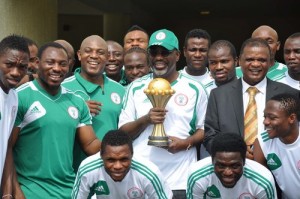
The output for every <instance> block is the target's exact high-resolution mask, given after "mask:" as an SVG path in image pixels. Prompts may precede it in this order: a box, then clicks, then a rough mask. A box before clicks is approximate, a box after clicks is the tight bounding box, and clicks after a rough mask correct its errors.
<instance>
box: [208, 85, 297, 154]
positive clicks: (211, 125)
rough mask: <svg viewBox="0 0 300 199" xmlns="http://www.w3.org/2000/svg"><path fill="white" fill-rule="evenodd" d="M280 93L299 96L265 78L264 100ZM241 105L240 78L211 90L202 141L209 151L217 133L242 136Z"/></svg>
mask: <svg viewBox="0 0 300 199" xmlns="http://www.w3.org/2000/svg"><path fill="white" fill-rule="evenodd" d="M281 93H290V94H294V95H296V96H297V97H298V98H299V91H298V90H296V89H294V88H292V87H290V86H288V85H285V84H282V83H279V82H275V81H272V80H270V79H267V89H266V101H268V100H269V99H270V98H271V97H273V96H274V95H277V94H281ZM264 103H266V102H264ZM243 106H244V105H243V93H242V80H241V79H238V80H236V81H233V82H230V83H228V84H225V85H223V86H220V87H218V88H216V89H213V90H212V91H211V93H210V96H209V99H208V105H207V111H206V116H205V124H204V128H205V137H204V142H203V143H204V146H205V147H206V149H207V150H208V152H209V153H210V152H211V150H210V149H211V148H210V147H211V142H212V139H213V138H214V137H215V136H216V134H217V133H220V132H221V133H237V134H239V135H241V136H243V137H244V108H243Z"/></svg>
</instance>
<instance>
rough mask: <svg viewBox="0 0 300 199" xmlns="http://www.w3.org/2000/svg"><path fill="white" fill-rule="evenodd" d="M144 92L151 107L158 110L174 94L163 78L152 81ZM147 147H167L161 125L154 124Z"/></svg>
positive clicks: (166, 138)
mask: <svg viewBox="0 0 300 199" xmlns="http://www.w3.org/2000/svg"><path fill="white" fill-rule="evenodd" d="M144 92H145V94H146V95H147V97H148V98H149V100H150V101H151V104H152V106H153V107H160V108H165V107H166V105H167V103H168V101H169V99H170V98H171V97H172V95H173V94H174V93H175V91H174V90H173V89H172V87H171V85H170V83H169V82H168V81H167V80H165V79H163V78H155V79H153V80H152V81H151V82H150V83H149V85H148V88H147V89H145V90H144ZM148 145H152V146H157V147H167V146H168V136H167V135H166V133H165V129H164V126H163V123H161V124H154V128H153V131H152V134H151V136H149V141H148Z"/></svg>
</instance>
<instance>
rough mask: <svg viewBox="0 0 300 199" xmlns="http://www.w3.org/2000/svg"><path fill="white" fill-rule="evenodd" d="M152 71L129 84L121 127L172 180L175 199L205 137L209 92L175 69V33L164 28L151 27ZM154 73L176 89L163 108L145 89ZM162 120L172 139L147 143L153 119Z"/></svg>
mask: <svg viewBox="0 0 300 199" xmlns="http://www.w3.org/2000/svg"><path fill="white" fill-rule="evenodd" d="M148 51H149V58H150V66H151V68H152V71H153V73H151V74H148V75H145V76H143V77H141V78H139V79H137V80H135V81H133V82H132V83H131V84H130V85H129V87H128V88H127V93H126V98H125V99H124V102H123V109H122V112H121V114H120V120H119V128H120V129H122V130H123V131H125V132H127V133H128V134H129V135H130V136H131V137H132V138H134V142H133V146H134V150H135V151H136V152H137V153H136V155H138V156H142V157H143V158H145V159H147V160H149V161H151V162H153V163H154V164H156V166H158V168H159V169H160V170H161V172H162V174H163V175H164V177H165V178H166V180H167V182H168V184H169V185H170V187H171V189H172V191H173V194H174V198H175V199H177V198H178V199H184V198H185V197H186V193H185V190H186V183H185V182H186V179H187V168H188V166H189V165H190V164H191V163H192V162H196V147H195V146H197V145H198V144H199V143H201V142H202V139H203V133H204V132H203V127H204V126H203V125H204V114H205V111H206V105H207V95H206V93H205V91H204V89H203V87H202V85H201V84H200V83H198V82H197V81H195V80H193V79H191V78H189V77H187V76H186V75H184V74H182V73H179V72H178V71H177V70H176V63H177V62H178V60H179V56H180V52H179V46H178V39H177V37H176V36H175V34H174V33H173V32H171V31H169V30H167V29H162V30H157V31H155V32H154V33H153V34H152V35H151V37H150V41H149V47H148ZM154 78H164V79H166V80H167V81H168V82H169V83H170V84H171V87H172V89H174V90H175V91H176V93H175V94H174V95H173V96H172V97H171V98H170V100H169V102H168V103H167V105H166V108H159V107H154V108H153V106H152V104H151V102H150V100H149V99H148V98H147V96H146V94H145V93H144V90H145V89H146V88H148V85H149V83H150V82H151V81H152V80H153V79H154ZM159 123H164V126H165V130H166V134H167V135H168V136H169V139H170V140H172V142H170V143H169V144H168V147H165V148H160V147H156V146H150V145H147V143H148V137H149V136H150V135H151V132H152V130H153V126H154V125H153V124H159Z"/></svg>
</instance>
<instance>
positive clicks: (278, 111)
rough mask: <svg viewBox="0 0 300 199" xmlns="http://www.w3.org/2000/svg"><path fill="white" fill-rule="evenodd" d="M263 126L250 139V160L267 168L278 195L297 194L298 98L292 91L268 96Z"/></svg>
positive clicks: (299, 182) (291, 198)
mask: <svg viewBox="0 0 300 199" xmlns="http://www.w3.org/2000/svg"><path fill="white" fill-rule="evenodd" d="M264 117H265V119H264V125H265V127H266V130H265V131H263V132H261V133H260V134H259V135H258V136H257V140H256V141H255V143H254V160H255V161H257V162H259V163H261V164H262V165H264V166H266V167H267V168H269V170H271V172H272V173H273V175H274V177H275V180H276V182H277V184H278V186H279V188H280V190H281V191H282V198H284V199H286V198H288V199H298V198H300V192H299V189H300V173H299V162H300V153H299V148H300V136H299V118H300V101H299V99H297V98H295V97H294V96H292V95H288V94H281V95H276V96H274V97H272V98H271V99H270V100H269V101H268V102H267V104H266V108H265V111H264Z"/></svg>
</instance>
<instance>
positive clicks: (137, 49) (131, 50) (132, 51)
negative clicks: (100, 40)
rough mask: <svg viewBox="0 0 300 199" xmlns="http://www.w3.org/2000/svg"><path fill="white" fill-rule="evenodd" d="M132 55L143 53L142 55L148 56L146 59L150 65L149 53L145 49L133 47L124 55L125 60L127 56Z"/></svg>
mask: <svg viewBox="0 0 300 199" xmlns="http://www.w3.org/2000/svg"><path fill="white" fill-rule="evenodd" d="M131 53H142V54H145V55H146V59H147V64H148V65H149V56H148V51H147V50H145V49H143V48H140V47H138V46H133V47H131V48H129V49H128V50H127V51H125V53H124V58H125V56H126V55H128V54H131Z"/></svg>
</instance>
